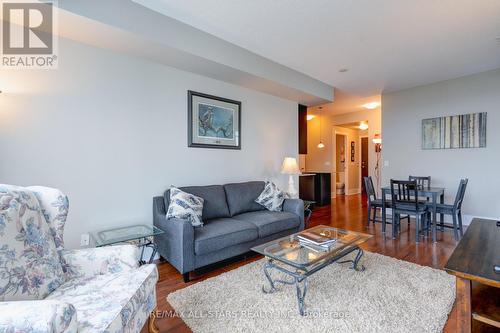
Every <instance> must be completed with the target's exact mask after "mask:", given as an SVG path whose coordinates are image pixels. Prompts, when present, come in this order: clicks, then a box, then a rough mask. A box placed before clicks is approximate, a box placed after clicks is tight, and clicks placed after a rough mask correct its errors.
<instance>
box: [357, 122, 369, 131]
mask: <svg viewBox="0 0 500 333" xmlns="http://www.w3.org/2000/svg"><path fill="white" fill-rule="evenodd" d="M359 129H360V130H362V131H364V130H367V129H368V124H367V123H361V124H359Z"/></svg>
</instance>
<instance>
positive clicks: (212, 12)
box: [134, 0, 500, 98]
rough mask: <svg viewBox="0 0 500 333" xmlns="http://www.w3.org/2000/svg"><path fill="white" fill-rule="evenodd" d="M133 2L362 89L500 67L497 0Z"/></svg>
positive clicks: (353, 91)
mask: <svg viewBox="0 0 500 333" xmlns="http://www.w3.org/2000/svg"><path fill="white" fill-rule="evenodd" d="M134 1H135V2H137V3H140V4H142V5H144V6H146V7H149V8H151V9H154V10H156V11H158V12H160V13H162V14H164V15H167V16H170V17H172V18H175V19H177V20H180V21H182V22H184V23H187V24H189V25H192V26H194V27H195V28H198V29H200V30H203V31H206V32H208V33H210V34H213V35H215V36H217V37H220V38H222V39H224V40H226V41H229V42H231V43H233V44H236V45H238V46H241V47H243V48H246V49H248V50H250V51H252V52H255V53H257V54H259V55H261V56H264V57H266V58H269V59H270V60H273V61H276V62H278V63H281V64H283V65H285V66H288V67H290V68H292V69H295V70H297V71H300V72H302V73H304V74H307V75H309V76H311V77H313V78H316V79H318V80H321V81H323V82H325V83H328V84H330V85H333V86H335V87H336V88H339V89H340V90H342V91H344V92H345V93H346V94H350V95H353V96H357V97H359V98H365V97H369V96H373V95H377V94H380V93H381V92H384V91H395V90H401V89H406V88H411V87H414V86H419V85H423V84H428V83H432V82H437V81H442V80H447V79H451V78H456V77H461V76H465V75H469V74H473V73H478V72H482V71H487V70H490V69H495V68H500V41H497V38H499V37H500V19H499V18H500V1H499V0H480V1H479V0H413V1H409V0H406V1H402V0H357V1H347V0H309V1H304V0H273V1H269V0H252V1H248V0H185V1H179V0H134ZM342 68H346V69H348V71H347V72H344V73H340V72H339V70H340V69H342Z"/></svg>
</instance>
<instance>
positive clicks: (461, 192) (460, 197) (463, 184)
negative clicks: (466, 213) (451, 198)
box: [453, 178, 469, 209]
mask: <svg viewBox="0 0 500 333" xmlns="http://www.w3.org/2000/svg"><path fill="white" fill-rule="evenodd" d="M468 182H469V180H468V179H467V178H465V179H462V180H460V185H458V190H457V196H456V197H455V203H454V204H453V206H454V207H455V209H461V208H462V203H463V201H464V196H465V189H466V188H467V183H468Z"/></svg>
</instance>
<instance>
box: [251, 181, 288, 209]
mask: <svg viewBox="0 0 500 333" xmlns="http://www.w3.org/2000/svg"><path fill="white" fill-rule="evenodd" d="M283 201H285V193H284V192H283V191H281V190H280V189H279V188H278V186H276V184H274V183H273V182H266V185H265V186H264V190H263V191H262V193H261V194H260V195H259V197H258V198H257V199H255V202H256V203H258V204H259V205H262V206H264V207H266V208H267V210H270V211H271V212H280V211H281V207H282V206H283Z"/></svg>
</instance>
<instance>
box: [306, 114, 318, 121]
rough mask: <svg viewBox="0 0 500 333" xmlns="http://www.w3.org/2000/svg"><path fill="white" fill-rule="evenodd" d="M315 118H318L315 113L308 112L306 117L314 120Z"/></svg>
mask: <svg viewBox="0 0 500 333" xmlns="http://www.w3.org/2000/svg"><path fill="white" fill-rule="evenodd" d="M314 118H316V116H315V115H313V114H308V115H307V117H306V119H307V120H313V119H314Z"/></svg>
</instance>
